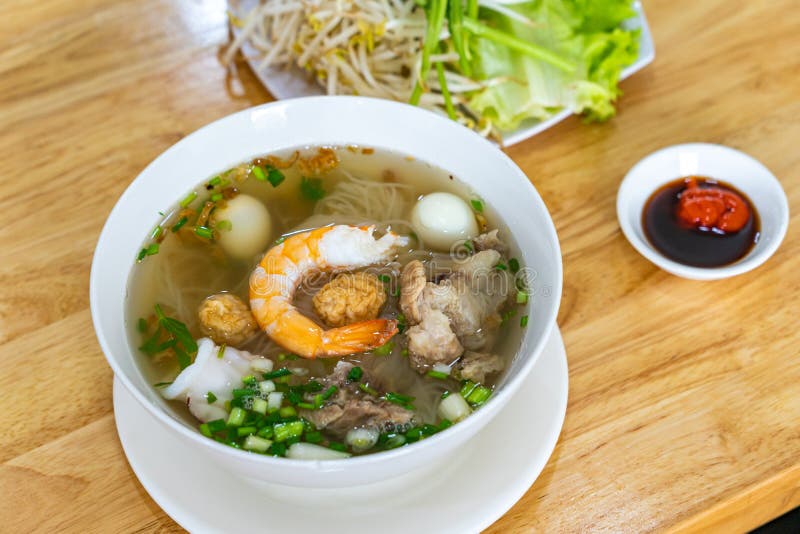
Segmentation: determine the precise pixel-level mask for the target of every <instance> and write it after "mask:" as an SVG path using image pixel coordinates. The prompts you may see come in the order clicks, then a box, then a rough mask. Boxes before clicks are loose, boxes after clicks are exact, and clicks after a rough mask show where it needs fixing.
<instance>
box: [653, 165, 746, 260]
mask: <svg viewBox="0 0 800 534" xmlns="http://www.w3.org/2000/svg"><path fill="white" fill-rule="evenodd" d="M642 227H643V228H644V232H645V234H646V235H647V239H648V240H649V241H650V243H652V245H653V246H654V247H655V248H656V249H657V250H658V251H659V252H661V253H662V254H664V255H665V256H666V257H668V258H669V259H671V260H674V261H677V262H679V263H683V264H685V265H692V266H695V267H720V266H722V265H727V264H729V263H733V262H735V261H736V260H738V259H741V258H742V257H744V256H745V255H746V254H747V253H748V252H750V249H751V248H753V245H754V244H755V243H757V242H758V237H759V221H758V214H757V213H756V210H755V208H754V207H753V203H752V202H750V199H748V198H747V196H745V195H744V194H743V193H742V192H740V191H737V190H736V189H734V188H733V187H731V186H730V185H728V184H726V183H724V182H720V181H717V180H713V179H711V178H704V177H701V176H687V177H686V178H680V179H678V180H675V181H673V182H670V183H668V184H666V185H664V186H662V187H661V188H659V189H658V190H656V191H655V192H654V193H653V194H652V195H651V196H650V198H649V199H648V201H647V203H646V204H645V207H644V211H643V212H642Z"/></svg>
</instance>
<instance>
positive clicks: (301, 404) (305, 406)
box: [297, 402, 317, 410]
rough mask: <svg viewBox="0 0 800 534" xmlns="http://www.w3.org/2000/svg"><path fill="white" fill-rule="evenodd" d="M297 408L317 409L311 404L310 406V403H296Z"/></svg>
mask: <svg viewBox="0 0 800 534" xmlns="http://www.w3.org/2000/svg"><path fill="white" fill-rule="evenodd" d="M297 407H298V408H302V409H304V410H316V409H317V407H316V406H314V405H313V404H311V403H310V402H298V403H297Z"/></svg>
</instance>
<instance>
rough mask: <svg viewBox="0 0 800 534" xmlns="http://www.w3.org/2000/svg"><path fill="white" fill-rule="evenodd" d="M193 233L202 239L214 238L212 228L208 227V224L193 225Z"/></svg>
mask: <svg viewBox="0 0 800 534" xmlns="http://www.w3.org/2000/svg"><path fill="white" fill-rule="evenodd" d="M194 233H195V234H197V235H199V236H200V237H202V238H203V239H213V238H214V230H212V229H211V228H209V227H208V226H195V227H194Z"/></svg>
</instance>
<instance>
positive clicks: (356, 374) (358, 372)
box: [347, 367, 364, 382]
mask: <svg viewBox="0 0 800 534" xmlns="http://www.w3.org/2000/svg"><path fill="white" fill-rule="evenodd" d="M362 376H364V370H363V369H362V368H361V367H353V368H352V369H350V372H349V373H347V379H348V380H351V381H353V382H358V381H359V380H361V377H362Z"/></svg>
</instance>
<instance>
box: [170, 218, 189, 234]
mask: <svg viewBox="0 0 800 534" xmlns="http://www.w3.org/2000/svg"><path fill="white" fill-rule="evenodd" d="M187 222H189V219H188V218H187V217H181V218H180V219H178V222H176V223H175V224H174V225H172V228H171V230H172V231H173V232H177V231H178V230H180V229H181V228H183V225H184V224H186V223H187Z"/></svg>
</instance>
